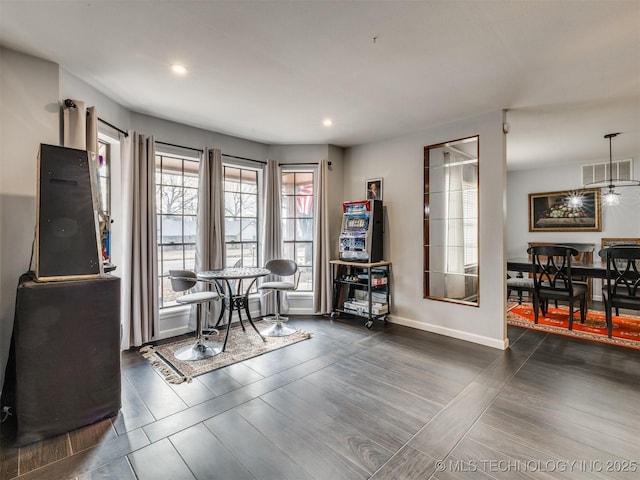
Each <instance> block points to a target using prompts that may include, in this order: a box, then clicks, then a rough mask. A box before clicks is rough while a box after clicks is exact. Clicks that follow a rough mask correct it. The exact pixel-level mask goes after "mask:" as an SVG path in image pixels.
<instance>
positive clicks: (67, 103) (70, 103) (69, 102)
mask: <svg viewBox="0 0 640 480" xmlns="http://www.w3.org/2000/svg"><path fill="white" fill-rule="evenodd" d="M64 106H65V107H67V108H78V106H77V105H76V102H74V101H73V100H71V99H70V98H67V99H66V100H65V101H64ZM87 115H89V112H88V111H87ZM98 121H99V122H101V123H104V124H105V125H106V126H108V127H111V128H113V129H114V130H115V131H117V132H120V133H121V134H123V135H124V136H125V137H128V136H129V134H128V133H127V132H125V131H124V130H122V129H121V128H118V127H116V126H115V125H113V124H111V123H109V122H107V121H106V120H103V119H102V118H100V117H98Z"/></svg>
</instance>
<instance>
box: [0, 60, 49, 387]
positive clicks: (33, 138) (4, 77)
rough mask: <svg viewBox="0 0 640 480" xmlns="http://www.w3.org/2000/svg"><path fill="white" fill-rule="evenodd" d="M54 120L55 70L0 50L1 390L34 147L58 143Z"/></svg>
mask: <svg viewBox="0 0 640 480" xmlns="http://www.w3.org/2000/svg"><path fill="white" fill-rule="evenodd" d="M59 117H60V109H59V104H58V66H57V65H55V64H53V63H50V62H46V61H44V60H40V59H37V58H34V57H30V56H27V55H23V54H21V53H17V52H14V51H12V50H8V49H4V48H0V278H1V283H0V387H1V386H2V385H3V384H4V373H5V365H6V362H7V358H8V356H9V344H10V341H11V331H12V328H13V316H14V306H15V294H16V286H17V285H18V279H19V277H20V275H21V274H22V273H24V272H26V271H27V270H28V269H29V260H30V258H31V246H32V242H33V239H34V229H35V224H36V189H37V154H38V148H39V146H40V144H41V143H48V144H53V145H58V140H59V128H58V125H59ZM34 266H35V265H34Z"/></svg>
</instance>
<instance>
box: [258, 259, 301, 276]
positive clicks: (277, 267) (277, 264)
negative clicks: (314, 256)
mask: <svg viewBox="0 0 640 480" xmlns="http://www.w3.org/2000/svg"><path fill="white" fill-rule="evenodd" d="M264 268H266V269H267V270H269V271H271V273H273V274H274V275H278V276H280V277H289V276H291V275H293V274H294V273H296V272H297V271H298V264H297V263H296V262H294V261H293V260H286V259H281V258H278V259H274V260H269V261H267V263H266V264H265V265H264Z"/></svg>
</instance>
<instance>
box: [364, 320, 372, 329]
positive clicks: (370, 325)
mask: <svg viewBox="0 0 640 480" xmlns="http://www.w3.org/2000/svg"><path fill="white" fill-rule="evenodd" d="M364 326H365V327H367V328H368V329H371V327H373V320H367V322H366V323H365V324H364Z"/></svg>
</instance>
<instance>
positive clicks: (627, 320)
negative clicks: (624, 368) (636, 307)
mask: <svg viewBox="0 0 640 480" xmlns="http://www.w3.org/2000/svg"><path fill="white" fill-rule="evenodd" d="M574 313H575V317H574V320H573V330H569V309H568V308H567V307H563V306H560V307H558V308H553V307H551V306H550V307H549V309H548V311H547V315H546V316H543V315H542V312H540V313H539V316H538V323H537V324H535V323H534V312H533V306H532V305H531V304H530V303H523V304H522V305H518V304H517V303H516V304H513V305H510V306H509V308H508V310H507V323H508V324H509V325H515V326H517V327H524V328H529V329H532V330H540V331H543V332H549V333H554V334H559V335H566V336H570V337H575V338H581V339H584V340H591V341H594V342H600V343H608V344H611V345H619V346H622V347H627V348H635V349H636V350H640V317H638V316H633V315H617V316H616V315H614V316H613V332H612V338H609V337H608V336H607V322H606V316H605V314H604V312H596V311H588V312H587V318H586V320H585V322H584V323H580V316H579V313H577V312H576V311H575V310H574Z"/></svg>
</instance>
